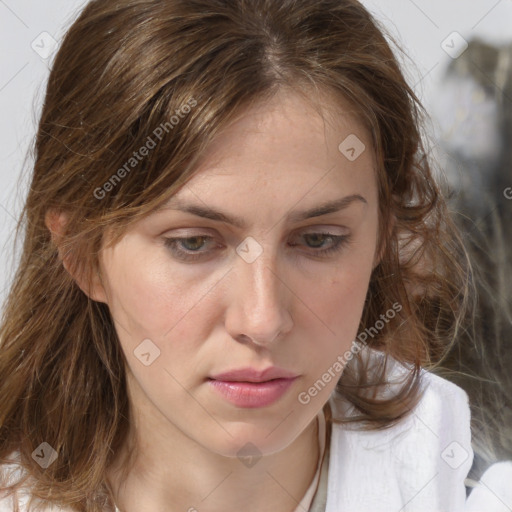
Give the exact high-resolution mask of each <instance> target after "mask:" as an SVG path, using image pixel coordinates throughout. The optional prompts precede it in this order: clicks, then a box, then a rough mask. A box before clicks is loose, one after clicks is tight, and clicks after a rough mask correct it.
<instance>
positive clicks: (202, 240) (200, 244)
mask: <svg viewBox="0 0 512 512" xmlns="http://www.w3.org/2000/svg"><path fill="white" fill-rule="evenodd" d="M301 236H302V237H303V238H304V239H309V240H310V241H311V242H312V244H313V245H309V244H308V247H309V248H310V249H320V250H314V251H313V254H314V255H317V256H327V255H329V254H331V253H335V252H338V251H340V250H341V249H342V248H343V247H344V246H345V245H348V243H349V242H350V235H334V234H332V233H304V234H302V235H301ZM326 240H330V241H331V245H330V247H328V248H327V249H323V247H324V245H325V241H326ZM206 241H209V242H210V244H209V245H212V241H213V237H211V236H206V235H197V236H191V237H186V238H165V246H166V247H168V248H169V249H170V250H171V252H172V253H173V254H174V256H175V257H176V258H177V259H181V260H187V261H189V260H196V259H199V258H202V257H203V256H205V255H207V254H208V253H211V252H212V251H207V250H201V249H203V248H204V247H205V246H207V245H208V244H206ZM296 245H298V244H291V246H292V247H295V246H296Z"/></svg>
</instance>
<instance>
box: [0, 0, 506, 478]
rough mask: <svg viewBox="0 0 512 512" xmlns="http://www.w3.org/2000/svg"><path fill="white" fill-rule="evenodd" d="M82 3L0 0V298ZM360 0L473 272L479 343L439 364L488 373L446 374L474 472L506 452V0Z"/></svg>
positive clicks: (467, 342)
mask: <svg viewBox="0 0 512 512" xmlns="http://www.w3.org/2000/svg"><path fill="white" fill-rule="evenodd" d="M85 3H86V2H85V1H84V0H45V2H40V1H36V0H0V48H1V52H0V59H1V66H0V69H1V71H0V109H1V110H0V111H1V113H2V115H1V116H0V154H1V163H0V268H2V270H3V271H2V272H1V273H0V304H1V303H3V301H4V298H5V296H6V292H7V289H8V286H9V283H10V279H11V276H12V274H13V272H14V269H15V265H16V252H15V251H14V249H13V242H14V238H13V235H14V231H13V230H14V227H15V219H16V218H17V215H18V212H19V211H20V208H21V205H22V203H23V199H24V195H25V191H26V187H27V186H28V185H27V183H28V179H29V176H30V171H31V160H30V157H29V158H28V159H26V160H25V157H26V156H27V151H28V149H29V146H30V145H31V143H32V141H33V137H34V134H35V130H36V123H37V119H38V116H39V112H40V108H41V103H42V99H43V94H44V88H45V85H46V80H47V77H48V74H49V65H51V61H52V56H53V54H54V52H55V50H56V49H57V48H58V45H59V42H60V40H61V38H62V36H63V34H64V33H65V31H66V29H67V27H69V26H70V24H71V23H72V21H73V20H74V18H75V17H76V15H77V13H78V12H79V10H80V8H81V7H83V6H84V5H85ZM363 3H364V4H365V5H366V6H367V7H368V8H369V9H370V11H371V12H372V13H373V14H374V15H375V17H376V18H377V19H378V20H380V22H381V24H382V26H383V27H384V28H385V29H386V31H387V32H388V33H389V34H390V36H391V37H392V38H394V39H395V40H396V42H397V43H398V44H399V45H400V46H401V47H402V48H403V50H404V52H405V54H400V53H399V54H398V57H399V59H400V61H401V62H402V65H403V67H404V69H405V71H406V76H407V78H408V81H409V83H410V84H411V86H412V87H413V89H414V91H415V92H416V94H417V96H418V97H419V98H420V100H421V101H422V102H423V104H424V106H425V108H426V110H427V112H428V113H429V114H430V116H431V119H430V121H429V122H428V123H427V135H428V139H429V148H430V153H431V157H432V158H433V159H434V160H435V161H437V162H438V164H439V168H440V169H442V172H444V173H445V175H446V178H447V183H448V187H449V191H450V201H451V206H452V208H453V209H456V210H457V211H458V212H459V214H458V216H457V217H458V222H459V224H460V226H461V228H462V230H463V234H464V237H465V238H466V240H467V243H468V248H469V250H470V251H471V253H472V255H473V259H474V262H475V265H476V267H477V272H478V273H479V274H480V275H481V277H482V280H481V281H480V284H479V285H478V287H479V289H478V292H479V296H480V299H479V301H480V302H479V312H478V315H477V318H476V319H475V322H476V328H477V333H478V336H479V338H480V341H482V340H485V341H486V343H487V344H486V345H485V344H481V345H478V344H475V343H474V340H473V339H471V338H470V337H465V334H464V333H463V334H462V335H461V338H462V339H461V343H460V344H459V348H458V353H453V354H451V358H449V360H448V361H447V365H448V366H450V365H451V368H452V369H455V370H457V371H461V372H462V373H464V372H465V371H466V370H467V371H469V370H472V371H476V372H477V373H478V374H479V375H482V376H483V379H484V380H487V381H488V383H487V384H485V383H482V382H478V381H475V380H471V379H469V380H468V379H466V378H463V377H462V376H461V377H460V378H459V379H458V380H457V379H456V378H455V379H454V380H456V381H457V382H458V383H459V384H460V385H461V386H463V387H464V388H465V389H466V390H467V391H468V392H469V394H470V396H471V398H472V399H475V400H476V399H478V400H479V403H482V404H486V405H485V408H484V409H482V412H480V413H479V412H478V411H475V412H474V422H475V426H476V428H477V429H478V431H479V432H481V436H480V438H479V440H478V439H477V442H478V443H480V448H479V454H478V458H477V461H476V464H475V468H477V469H478V468H480V469H482V468H484V467H486V466H487V465H489V463H491V462H492V461H494V460H499V459H502V458H509V459H512V434H511V432H510V430H511V428H510V427H512V410H511V407H510V398H509V397H510V393H512V382H511V378H512V377H511V376H510V375H512V371H510V370H512V348H511V345H512V328H511V322H512V316H511V290H512V281H511V280H512V262H511V260H512V251H511V249H510V247H511V244H512V0H471V2H468V1H467V0H449V1H446V0H385V1H382V0H381V1H378V0H363ZM0 307H1V306H0ZM484 356H485V358H484ZM484 361H485V362H484ZM462 373H461V375H462ZM493 422H495V423H494V424H493ZM504 425H508V428H504ZM495 427H496V428H495ZM493 429H494V430H493ZM498 431H499V434H497V432H498ZM486 439H487V441H486ZM474 476H475V477H477V476H478V471H477V472H474Z"/></svg>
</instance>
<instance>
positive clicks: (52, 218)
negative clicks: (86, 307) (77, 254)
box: [45, 210, 108, 304]
mask: <svg viewBox="0 0 512 512" xmlns="http://www.w3.org/2000/svg"><path fill="white" fill-rule="evenodd" d="M67 221H68V215H67V213H65V212H57V211H55V210H48V211H47V212H46V215H45V224H46V227H47V228H48V229H49V231H50V233H51V235H52V241H53V243H54V244H55V245H56V246H57V249H58V251H59V259H60V260H61V261H62V265H63V266H64V268H65V269H66V271H67V272H68V273H69V275H70V276H71V277H72V278H73V279H74V280H75V282H76V283H77V285H78V286H79V287H80V289H81V290H82V291H83V292H84V293H85V294H86V295H87V296H88V297H89V298H91V299H92V300H95V301H97V302H104V303H106V304H107V303H108V302H107V294H106V292H105V288H104V285H103V283H102V281H101V277H100V276H99V275H98V274H97V273H96V272H91V275H90V276H89V274H87V275H82V274H80V275H78V274H77V273H76V272H75V270H74V269H73V265H72V258H73V252H67V253H66V254H64V252H63V249H62V240H63V238H64V234H65V227H66V224H67ZM89 277H90V279H89Z"/></svg>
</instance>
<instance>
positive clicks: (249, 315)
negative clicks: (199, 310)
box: [225, 251, 293, 346]
mask: <svg viewBox="0 0 512 512" xmlns="http://www.w3.org/2000/svg"><path fill="white" fill-rule="evenodd" d="M280 272H281V275H280ZM232 276H234V277H232V279H233V280H232V281H231V287H232V288H231V290H232V294H230V303H229V304H228V310H227V313H226V320H225V322H226V329H227V331H228V332H229V334H230V335H231V336H232V337H233V338H234V339H236V340H238V341H240V342H247V341H248V339H250V340H251V341H252V342H253V343H255V344H257V345H260V346H267V345H269V344H271V343H273V342H274V340H276V339H277V338H278V337H279V336H281V335H283V334H286V333H288V332H289V331H290V330H291V328H292V326H293V320H292V317H291V314H290V311H289V308H290V307H291V304H290V301H291V298H292V296H293V294H292V292H291V290H290V289H289V288H288V286H287V284H286V283H285V281H284V280H283V277H284V276H283V275H282V270H281V269H280V268H278V265H277V263H276V258H275V257H274V256H272V255H271V254H270V251H264V252H263V253H262V254H260V256H259V257H258V258H257V259H256V260H255V261H253V262H252V263H248V262H247V261H245V260H244V259H243V258H237V261H236V265H235V268H234V269H233V272H232Z"/></svg>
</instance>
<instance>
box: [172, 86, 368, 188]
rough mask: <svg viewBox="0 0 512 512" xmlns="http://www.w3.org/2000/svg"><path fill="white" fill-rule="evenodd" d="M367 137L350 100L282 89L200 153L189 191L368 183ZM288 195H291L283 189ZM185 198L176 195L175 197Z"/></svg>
mask: <svg viewBox="0 0 512 512" xmlns="http://www.w3.org/2000/svg"><path fill="white" fill-rule="evenodd" d="M374 174H375V156H374V150H373V145H372V141H371V137H370V134H369V132H368V130H367V129H366V127H365V126H364V124H363V123H362V121H361V120H360V119H359V118H358V116H357V114H356V112H355V110H354V108H353V107H352V106H351V105H350V104H349V102H348V101H344V100H343V99H342V98H336V100H334V99H333V98H332V97H329V96H327V95H324V96H322V97H319V98H316V99H315V101H314V102H313V103H312V102H310V101H308V100H307V99H306V98H304V97H303V96H302V95H300V94H297V93H293V92H290V91H282V92H280V93H278V94H276V95H275V96H274V97H273V98H272V99H271V100H268V101H265V102H261V103H258V104H256V105H254V106H252V107H251V108H250V109H248V110H246V111H244V112H242V113H241V114H240V115H239V116H238V117H237V118H236V119H235V120H234V121H232V122H231V123H230V124H229V125H227V126H226V127H225V128H224V129H223V130H222V131H221V132H220V133H219V134H218V135H217V137H216V138H215V140H214V141H213V142H212V143H211V144H210V145H209V147H208V148H207V150H206V151H205V152H204V153H203V155H202V157H201V159H200V161H199V163H198V165H197V169H196V172H195V174H194V176H193V178H192V179H191V180H190V181H189V182H188V184H187V187H186V188H188V189H191V188H192V189H197V190H201V191H204V190H210V191H213V189H218V190H217V192H220V191H225V192H226V193H229V192H231V193H236V192H237V190H240V189H241V188H247V187H253V188H254V189H255V190H259V189H261V188H262V187H264V186H268V187H269V190H270V189H271V188H272V187H270V184H271V183H272V184H275V185H276V187H278V188H279V186H281V187H285V188H286V187H289V186H290V183H292V182H293V183H295V184H297V186H298V187H299V189H300V188H301V184H302V185H303V186H304V187H306V186H307V183H309V184H310V185H311V186H312V185H313V184H314V183H317V185H316V186H317V187H324V188H325V187H327V188H329V187H332V186H335V187H339V186H341V187H342V188H347V189H350V188H354V187H361V186H368V187H371V186H372V184H373V183H372V182H373V181H374ZM288 192H290V193H292V192H293V191H292V190H288ZM183 194H186V192H185V191H180V192H178V193H177V194H176V196H180V195H183Z"/></svg>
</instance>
